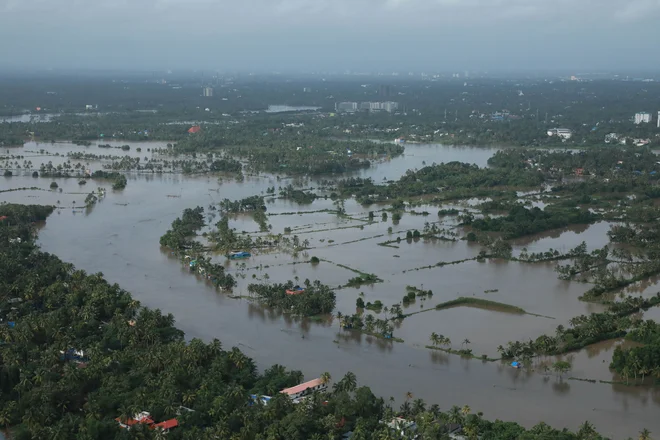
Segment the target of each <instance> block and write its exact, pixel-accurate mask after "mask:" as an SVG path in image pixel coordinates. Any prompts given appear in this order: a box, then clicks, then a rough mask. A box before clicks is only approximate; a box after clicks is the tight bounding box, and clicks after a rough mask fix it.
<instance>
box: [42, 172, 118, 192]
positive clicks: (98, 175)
mask: <svg viewBox="0 0 660 440" xmlns="http://www.w3.org/2000/svg"><path fill="white" fill-rule="evenodd" d="M42 175H43V173H42ZM92 179H108V180H111V181H112V189H115V190H120V189H124V188H126V183H127V181H126V176H124V175H123V174H121V173H117V172H108V171H103V170H97V171H94V172H93V173H92Z"/></svg>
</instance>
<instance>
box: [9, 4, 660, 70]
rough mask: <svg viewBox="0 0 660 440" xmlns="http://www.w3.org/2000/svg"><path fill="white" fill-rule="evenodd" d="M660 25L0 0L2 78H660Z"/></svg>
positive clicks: (554, 15) (460, 11)
mask: <svg viewBox="0 0 660 440" xmlns="http://www.w3.org/2000/svg"><path fill="white" fill-rule="evenodd" d="M658 24H660V0H0V41H1V43H0V69H2V68H4V67H55V68H64V67H70V68H133V69H167V68H170V69H180V68H190V69H199V68H202V69H220V70H266V71H268V70H290V71H295V70H300V71H315V70H337V71H342V70H344V69H352V70H382V71H387V70H398V71H401V70H404V71H405V70H443V71H448V70H458V71H460V70H470V69H472V70H483V69H489V70H518V69H531V70H537V69H575V70H576V71H585V70H604V69H617V70H618V69H635V70H637V69H657V68H660V57H659V56H658V55H657V52H658V46H659V45H660V26H658Z"/></svg>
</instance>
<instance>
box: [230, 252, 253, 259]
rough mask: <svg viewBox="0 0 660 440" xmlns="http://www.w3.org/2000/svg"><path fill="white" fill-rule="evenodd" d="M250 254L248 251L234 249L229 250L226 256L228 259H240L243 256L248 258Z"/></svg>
mask: <svg viewBox="0 0 660 440" xmlns="http://www.w3.org/2000/svg"><path fill="white" fill-rule="evenodd" d="M251 256H252V254H251V253H249V252H241V251H234V252H230V253H229V254H228V255H227V257H229V259H230V260H242V259H243V258H249V257H251Z"/></svg>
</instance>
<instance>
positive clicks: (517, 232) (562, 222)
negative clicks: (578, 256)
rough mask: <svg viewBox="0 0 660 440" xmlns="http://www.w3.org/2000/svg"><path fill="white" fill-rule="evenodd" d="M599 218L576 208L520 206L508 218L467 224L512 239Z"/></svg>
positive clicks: (510, 212)
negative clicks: (500, 233)
mask: <svg viewBox="0 0 660 440" xmlns="http://www.w3.org/2000/svg"><path fill="white" fill-rule="evenodd" d="M599 218H600V216H598V215H596V214H593V213H591V212H589V211H586V210H579V209H574V208H573V209H562V210H553V209H546V210H541V209H539V208H532V209H527V208H525V207H524V206H520V205H519V206H515V207H514V208H512V209H511V210H510V211H509V214H508V215H507V216H506V217H484V218H483V219H475V220H473V221H471V222H468V223H467V224H469V225H470V226H472V228H474V229H477V230H480V231H495V232H502V234H503V238H505V239H511V238H516V237H522V236H525V235H531V234H536V233H538V232H542V231H547V230H549V229H557V228H562V227H564V226H568V225H574V224H582V223H593V222H595V221H596V220H598V219H599Z"/></svg>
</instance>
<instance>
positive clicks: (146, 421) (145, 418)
mask: <svg viewBox="0 0 660 440" xmlns="http://www.w3.org/2000/svg"><path fill="white" fill-rule="evenodd" d="M115 420H116V421H117V423H119V426H120V427H122V428H124V429H131V427H133V426H135V425H147V426H148V427H149V429H160V430H162V431H164V432H169V431H170V429H172V428H176V427H177V426H179V422H178V421H177V420H176V419H169V420H165V421H164V422H160V423H156V422H155V421H154V419H152V418H151V414H150V413H148V412H147V411H142V412H141V413H138V414H136V415H134V416H133V417H131V418H129V419H126V420H124V421H122V420H121V418H119V417H117V418H116V419H115Z"/></svg>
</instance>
